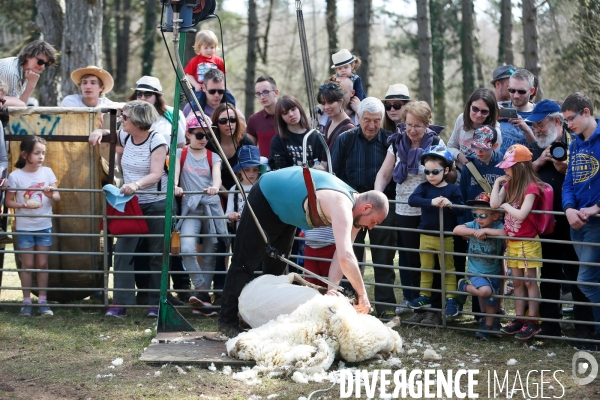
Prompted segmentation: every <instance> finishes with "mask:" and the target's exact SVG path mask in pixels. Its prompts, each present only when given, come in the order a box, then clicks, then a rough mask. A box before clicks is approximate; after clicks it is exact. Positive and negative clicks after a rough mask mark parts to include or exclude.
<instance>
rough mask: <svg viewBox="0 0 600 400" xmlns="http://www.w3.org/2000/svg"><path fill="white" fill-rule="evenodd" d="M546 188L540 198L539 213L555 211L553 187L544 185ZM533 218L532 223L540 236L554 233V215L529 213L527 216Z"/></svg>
mask: <svg viewBox="0 0 600 400" xmlns="http://www.w3.org/2000/svg"><path fill="white" fill-rule="evenodd" d="M544 185H545V188H544V190H543V191H542V193H541V196H540V200H541V202H540V207H539V209H538V211H554V190H553V189H552V186H550V185H548V184H547V183H544ZM527 217H528V218H531V222H532V223H533V226H535V229H536V230H537V232H538V234H539V235H550V234H552V233H553V232H554V225H555V224H556V221H555V220H554V215H552V214H533V213H529V215H528V216H527Z"/></svg>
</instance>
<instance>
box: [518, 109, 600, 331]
mask: <svg viewBox="0 0 600 400" xmlns="http://www.w3.org/2000/svg"><path fill="white" fill-rule="evenodd" d="M527 122H529V123H531V127H532V129H533V133H534V134H535V137H536V139H537V142H536V144H534V145H533V146H531V147H530V149H531V152H532V154H533V158H532V161H533V168H534V169H535V171H536V172H537V173H538V176H539V177H540V179H541V180H542V181H544V182H546V183H547V184H549V185H550V186H552V189H553V190H554V206H553V210H554V211H562V185H563V183H564V181H565V173H566V172H567V163H568V161H567V157H565V159H564V160H557V159H556V158H554V157H552V154H551V150H550V149H551V146H552V144H553V143H563V144H564V145H565V146H568V145H570V144H571V134H570V133H569V132H567V130H566V129H564V127H563V117H562V114H561V112H560V106H559V105H558V104H557V103H555V102H554V101H552V100H543V101H540V102H539V103H537V104H536V105H535V107H534V109H533V111H532V113H531V115H530V116H529V117H528V118H527ZM565 156H566V154H565ZM554 218H555V220H556V226H555V228H554V232H553V233H552V234H550V235H545V236H541V238H542V239H553V240H563V241H570V239H571V238H570V229H569V222H568V221H567V218H566V217H565V216H563V215H555V216H554ZM542 256H543V258H544V260H563V261H577V254H575V249H574V248H573V245H571V244H569V243H561V244H559V243H547V242H542ZM543 267H544V268H542V269H541V274H542V275H541V277H542V278H544V279H557V280H560V279H563V272H564V275H565V276H566V279H567V280H571V281H574V282H576V281H577V274H578V271H579V267H578V266H577V265H569V264H565V265H563V264H561V263H556V262H544V263H543ZM561 286H562V285H561V284H560V283H553V282H542V283H541V284H540V292H541V296H542V298H543V299H548V300H560V299H561ZM571 293H572V295H573V300H575V301H578V302H579V301H580V302H588V300H587V298H586V297H585V295H584V294H583V293H582V292H581V291H580V290H579V288H578V287H577V286H576V285H574V284H573V285H571ZM573 311H574V314H575V319H576V320H580V321H593V320H594V319H593V315H592V310H591V308H590V307H587V306H581V305H576V306H574V309H573ZM540 316H541V317H542V318H554V319H561V318H562V307H561V304H560V303H547V302H542V303H541V304H540ZM575 326H576V331H577V332H579V333H582V334H583V335H584V336H587V335H589V334H590V333H591V334H593V331H594V329H593V327H592V326H590V325H582V324H576V325H575ZM541 328H542V331H541V332H540V335H547V336H561V328H560V323H559V322H553V321H543V322H542V326H541ZM590 328H591V332H590Z"/></svg>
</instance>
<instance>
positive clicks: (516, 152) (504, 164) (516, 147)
mask: <svg viewBox="0 0 600 400" xmlns="http://www.w3.org/2000/svg"><path fill="white" fill-rule="evenodd" d="M532 158H533V154H531V151H529V149H528V148H527V147H525V146H523V145H522V144H513V145H512V146H510V147H509V148H508V150H506V153H504V158H503V159H502V161H501V162H500V163H499V164H498V165H496V167H498V168H502V169H505V168H510V167H512V166H513V165H515V164H516V163H518V162H524V161H531V159H532Z"/></svg>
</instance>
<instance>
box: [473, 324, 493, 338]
mask: <svg viewBox="0 0 600 400" xmlns="http://www.w3.org/2000/svg"><path fill="white" fill-rule="evenodd" d="M479 329H481V330H483V331H485V332H477V333H475V337H476V338H477V339H480V340H489V339H491V338H493V337H495V336H496V335H495V334H494V333H493V332H492V328H490V327H489V326H485V325H484V326H483V327H480V328H479Z"/></svg>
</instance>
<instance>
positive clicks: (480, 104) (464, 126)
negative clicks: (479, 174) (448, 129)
mask: <svg viewBox="0 0 600 400" xmlns="http://www.w3.org/2000/svg"><path fill="white" fill-rule="evenodd" d="M481 125H491V126H493V127H495V128H496V132H498V141H497V143H498V144H499V145H498V146H501V145H502V134H501V133H500V124H499V123H498V104H496V96H495V95H494V92H493V91H492V90H490V89H482V88H480V89H477V90H475V91H474V92H473V94H471V97H469V100H468V101H467V104H465V109H464V111H463V113H462V114H460V115H459V116H458V118H457V119H456V123H455V124H454V130H453V131H452V135H451V136H450V139H449V140H448V150H450V153H451V154H452V157H454V159H455V160H456V167H457V168H458V169H461V168H462V167H463V166H464V165H465V164H466V163H467V162H469V160H468V158H469V157H472V156H473V154H474V153H473V150H471V142H472V141H473V132H475V129H477V128H479V127H480V126H481Z"/></svg>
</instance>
